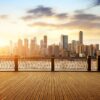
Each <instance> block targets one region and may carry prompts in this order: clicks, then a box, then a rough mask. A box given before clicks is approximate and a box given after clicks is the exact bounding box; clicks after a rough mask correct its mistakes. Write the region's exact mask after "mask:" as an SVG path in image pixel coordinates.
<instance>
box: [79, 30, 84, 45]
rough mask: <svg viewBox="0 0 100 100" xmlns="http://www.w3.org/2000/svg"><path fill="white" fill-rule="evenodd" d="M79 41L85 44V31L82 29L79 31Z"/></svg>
mask: <svg viewBox="0 0 100 100" xmlns="http://www.w3.org/2000/svg"><path fill="white" fill-rule="evenodd" d="M79 43H80V44H83V32H82V31H80V32H79Z"/></svg>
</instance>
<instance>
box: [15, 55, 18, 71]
mask: <svg viewBox="0 0 100 100" xmlns="http://www.w3.org/2000/svg"><path fill="white" fill-rule="evenodd" d="M14 64H15V72H18V56H15V58H14Z"/></svg>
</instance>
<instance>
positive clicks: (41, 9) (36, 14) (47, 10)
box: [21, 6, 68, 21]
mask: <svg viewBox="0 0 100 100" xmlns="http://www.w3.org/2000/svg"><path fill="white" fill-rule="evenodd" d="M43 17H46V18H56V19H61V18H62V19H66V18H67V17H68V14H67V13H58V12H56V11H54V9H53V8H51V7H45V6H37V7H36V8H34V9H30V10H28V11H27V12H26V15H25V16H23V17H21V19H23V20H25V21H26V20H32V19H38V18H43Z"/></svg>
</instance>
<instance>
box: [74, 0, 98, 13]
mask: <svg viewBox="0 0 100 100" xmlns="http://www.w3.org/2000/svg"><path fill="white" fill-rule="evenodd" d="M89 1H90V5H88V7H86V8H85V9H80V10H76V11H75V12H76V13H83V12H85V11H87V10H89V9H91V8H94V7H96V6H100V0H89Z"/></svg>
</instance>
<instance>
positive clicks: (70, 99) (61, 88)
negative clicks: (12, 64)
mask: <svg viewBox="0 0 100 100" xmlns="http://www.w3.org/2000/svg"><path fill="white" fill-rule="evenodd" d="M99 99H100V73H99V72H93V73H91V72H53V73H52V72H17V73H15V72H0V100H99Z"/></svg>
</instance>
